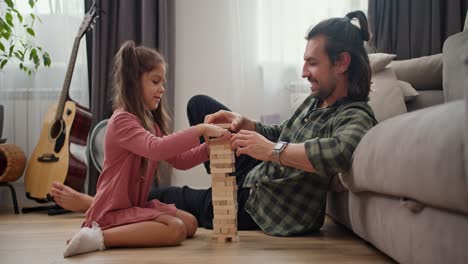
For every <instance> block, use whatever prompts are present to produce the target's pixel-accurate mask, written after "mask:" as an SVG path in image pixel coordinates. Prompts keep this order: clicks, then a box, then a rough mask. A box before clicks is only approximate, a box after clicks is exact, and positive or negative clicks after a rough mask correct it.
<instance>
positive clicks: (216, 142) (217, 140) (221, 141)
mask: <svg viewBox="0 0 468 264" xmlns="http://www.w3.org/2000/svg"><path fill="white" fill-rule="evenodd" d="M229 143H230V141H229V139H224V138H212V139H210V145H220V144H221V145H222V144H229Z"/></svg>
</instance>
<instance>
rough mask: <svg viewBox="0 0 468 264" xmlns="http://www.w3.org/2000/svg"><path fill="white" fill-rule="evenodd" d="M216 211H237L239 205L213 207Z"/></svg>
mask: <svg viewBox="0 0 468 264" xmlns="http://www.w3.org/2000/svg"><path fill="white" fill-rule="evenodd" d="M213 208H214V209H223V210H230V211H234V210H235V211H237V204H231V205H213Z"/></svg>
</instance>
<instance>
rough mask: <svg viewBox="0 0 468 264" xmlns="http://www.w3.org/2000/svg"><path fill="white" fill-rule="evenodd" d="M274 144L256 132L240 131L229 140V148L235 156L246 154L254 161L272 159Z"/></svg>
mask: <svg viewBox="0 0 468 264" xmlns="http://www.w3.org/2000/svg"><path fill="white" fill-rule="evenodd" d="M274 146H275V143H273V142H271V141H269V140H268V139H266V138H265V137H264V136H262V135H260V134H258V133H257V132H253V131H247V130H241V131H239V133H237V134H236V135H234V136H233V137H232V138H231V148H232V149H234V150H235V151H236V155H237V156H239V155H241V154H247V155H249V156H251V157H252V158H254V159H257V160H262V161H269V160H271V159H272V155H273V147H274Z"/></svg>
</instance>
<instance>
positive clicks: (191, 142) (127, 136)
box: [106, 112, 200, 161]
mask: <svg viewBox="0 0 468 264" xmlns="http://www.w3.org/2000/svg"><path fill="white" fill-rule="evenodd" d="M113 121H114V122H112V124H110V126H109V127H108V130H107V132H106V133H107V135H106V136H111V137H114V138H115V141H114V142H117V143H118V144H119V145H120V146H121V147H122V148H124V149H126V150H128V151H130V152H132V153H135V154H137V155H139V156H142V157H145V158H148V159H151V160H154V161H159V160H167V159H170V158H172V157H174V156H177V155H179V154H181V153H183V152H186V151H188V150H191V149H192V148H194V147H197V146H199V145H200V142H199V141H198V138H199V136H200V134H199V131H198V129H197V128H196V127H190V128H188V129H185V130H182V131H179V132H175V133H173V134H171V135H168V136H163V137H157V136H155V135H153V134H151V133H150V132H148V131H147V130H145V129H144V128H143V127H142V126H141V125H140V123H139V121H138V119H137V118H136V117H135V116H134V115H132V114H130V113H127V112H119V113H117V114H116V116H115V117H114V120H113Z"/></svg>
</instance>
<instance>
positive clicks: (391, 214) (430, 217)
mask: <svg viewBox="0 0 468 264" xmlns="http://www.w3.org/2000/svg"><path fill="white" fill-rule="evenodd" d="M442 61H443V70H442V73H439V74H441V77H442V78H441V79H440V81H439V82H440V83H442V84H443V85H442V86H443V90H441V89H440V88H438V87H440V83H439V84H438V83H434V82H433V80H434V77H436V78H435V79H437V78H438V76H434V74H436V73H424V72H422V73H419V74H420V78H419V79H418V80H409V79H411V78H409V79H407V80H406V81H407V82H409V83H411V84H412V85H413V87H415V88H416V89H417V90H418V92H419V93H420V95H419V96H418V97H417V99H415V100H414V101H412V102H408V103H407V105H406V106H407V108H408V110H410V112H408V113H405V114H401V115H398V116H395V117H392V118H389V119H387V120H385V121H383V122H381V123H379V124H378V125H377V126H375V127H374V128H372V129H371V130H370V131H369V132H368V133H367V134H366V135H365V136H364V138H363V139H362V141H361V142H360V144H359V145H358V147H357V149H356V151H355V153H354V158H353V167H352V170H351V172H350V173H349V174H346V175H344V174H343V175H339V176H337V177H335V180H334V184H333V186H334V187H333V191H331V192H329V194H328V202H327V214H328V215H329V216H331V218H332V219H334V220H335V221H337V222H339V223H341V224H343V225H345V226H346V227H348V228H349V229H351V230H352V231H353V232H354V233H356V234H357V235H358V236H360V237H361V238H363V239H364V240H366V241H368V242H370V243H371V244H373V245H374V246H375V247H376V248H378V249H379V250H381V251H382V252H384V253H385V254H387V255H388V256H390V257H391V258H393V259H394V260H396V261H398V262H401V263H468V149H467V146H468V122H467V115H466V113H467V109H468V87H467V86H468V32H462V33H458V34H456V35H453V36H451V37H450V38H448V39H447V40H446V41H445V43H444V48H443V54H442ZM398 64H399V63H398V62H395V63H392V64H391V65H389V66H388V67H392V68H393V70H394V71H395V74H396V75H397V77H398V78H399V79H404V78H405V76H404V75H405V73H408V71H409V70H410V69H401V68H399V67H400V65H398ZM430 80H432V82H431V83H428V84H424V82H428V81H430ZM418 82H420V83H422V84H423V86H421V85H419V83H418ZM428 88H429V90H427V89H428ZM439 103H442V104H440V105H435V104H439Z"/></svg>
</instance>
